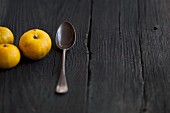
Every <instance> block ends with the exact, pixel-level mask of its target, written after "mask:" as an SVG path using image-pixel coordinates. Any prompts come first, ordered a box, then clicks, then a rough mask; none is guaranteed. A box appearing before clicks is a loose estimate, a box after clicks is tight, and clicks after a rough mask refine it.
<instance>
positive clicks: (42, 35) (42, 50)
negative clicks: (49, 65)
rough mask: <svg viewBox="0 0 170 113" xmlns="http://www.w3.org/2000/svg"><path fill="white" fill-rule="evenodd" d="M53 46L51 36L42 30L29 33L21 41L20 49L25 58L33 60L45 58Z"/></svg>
mask: <svg viewBox="0 0 170 113" xmlns="http://www.w3.org/2000/svg"><path fill="white" fill-rule="evenodd" d="M51 45H52V42H51V38H50V36H49V35H48V34H47V33H46V32H45V31H43V30H40V29H33V30H29V31H27V32H26V33H24V34H23V35H22V36H21V38H20V40H19V48H20V49H21V51H22V52H23V54H24V56H26V57H27V58H29V59H32V60H39V59H42V58H44V57H45V56H46V55H47V54H48V53H49V51H50V49H51Z"/></svg>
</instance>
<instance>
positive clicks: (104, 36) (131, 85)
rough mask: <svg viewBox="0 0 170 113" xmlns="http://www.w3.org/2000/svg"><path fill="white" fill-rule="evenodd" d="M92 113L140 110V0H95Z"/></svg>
mask: <svg viewBox="0 0 170 113" xmlns="http://www.w3.org/2000/svg"><path fill="white" fill-rule="evenodd" d="M92 10H93V11H92V28H91V43H90V52H91V59H90V67H89V70H90V77H89V80H90V82H89V100H88V107H89V111H88V112H89V113H139V112H140V109H141V105H142V98H143V77H142V65H141V54H140V53H141V52H140V43H139V42H140V41H139V34H138V25H139V21H138V13H139V12H138V1H137V0H112V1H111V0H105V1H103V0H98V1H95V0H93V9H92Z"/></svg>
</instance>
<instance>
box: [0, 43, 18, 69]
mask: <svg viewBox="0 0 170 113" xmlns="http://www.w3.org/2000/svg"><path fill="white" fill-rule="evenodd" d="M0 55H1V56H0V68H1V69H9V68H12V67H15V66H16V65H17V64H18V63H19V61H20V58H21V55H20V51H19V49H18V48H17V47H16V46H14V45H12V44H0Z"/></svg>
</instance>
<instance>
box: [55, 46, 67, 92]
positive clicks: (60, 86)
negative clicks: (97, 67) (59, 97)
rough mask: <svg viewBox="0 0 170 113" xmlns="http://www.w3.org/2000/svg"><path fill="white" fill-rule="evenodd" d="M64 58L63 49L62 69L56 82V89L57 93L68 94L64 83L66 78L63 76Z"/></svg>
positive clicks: (64, 51)
mask: <svg viewBox="0 0 170 113" xmlns="http://www.w3.org/2000/svg"><path fill="white" fill-rule="evenodd" d="M65 58H66V49H63V57H62V68H61V73H60V77H59V80H58V84H57V87H56V92H57V93H67V92H68V86H67V81H66V76H65Z"/></svg>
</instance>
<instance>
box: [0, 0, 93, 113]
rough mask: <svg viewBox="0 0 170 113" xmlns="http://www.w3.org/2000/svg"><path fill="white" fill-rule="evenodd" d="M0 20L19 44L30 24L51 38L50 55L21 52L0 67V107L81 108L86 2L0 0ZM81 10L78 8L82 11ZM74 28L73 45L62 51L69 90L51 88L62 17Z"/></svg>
mask: <svg viewBox="0 0 170 113" xmlns="http://www.w3.org/2000/svg"><path fill="white" fill-rule="evenodd" d="M0 3H1V4H0V17H1V18H2V19H1V21H0V24H1V25H3V26H6V27H8V28H10V29H11V30H12V31H13V33H14V36H15V45H17V46H18V41H19V38H20V36H21V35H22V34H23V33H24V32H26V31H27V30H29V29H33V28H39V29H43V30H45V31H46V32H47V33H49V35H50V36H51V38H52V42H53V46H52V49H51V52H50V53H49V55H48V56H47V57H46V58H44V59H43V60H40V61H31V60H28V59H26V58H25V57H24V56H22V59H21V62H20V63H19V65H18V66H17V67H15V68H13V69H10V70H1V71H0V113H11V112H13V113H84V112H85V108H86V89H87V60H88V58H87V48H86V46H85V40H86V34H87V32H88V23H89V14H90V13H89V11H90V10H89V6H90V2H89V1H86V0H72V1H69V0H57V1H55V0H22V1H21V0H15V1H14V0H9V1H6V0H0ZM82 12H83V13H82ZM66 20H67V21H70V22H72V23H73V25H75V28H76V30H77V42H76V45H75V46H74V47H73V48H72V49H71V50H70V51H68V53H67V58H66V70H67V71H66V76H67V80H68V84H69V93H68V94H66V95H58V94H55V86H56V83H57V80H58V77H59V71H60V67H61V55H62V52H61V51H60V50H59V49H57V48H56V46H55V33H56V31H57V29H58V26H59V25H60V24H61V22H63V21H66Z"/></svg>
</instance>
